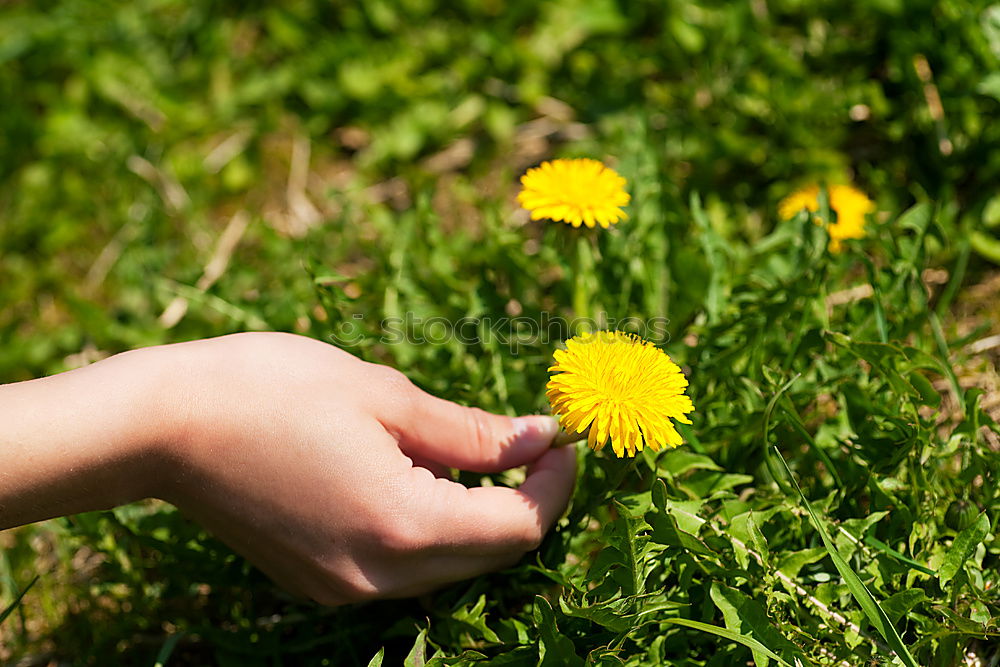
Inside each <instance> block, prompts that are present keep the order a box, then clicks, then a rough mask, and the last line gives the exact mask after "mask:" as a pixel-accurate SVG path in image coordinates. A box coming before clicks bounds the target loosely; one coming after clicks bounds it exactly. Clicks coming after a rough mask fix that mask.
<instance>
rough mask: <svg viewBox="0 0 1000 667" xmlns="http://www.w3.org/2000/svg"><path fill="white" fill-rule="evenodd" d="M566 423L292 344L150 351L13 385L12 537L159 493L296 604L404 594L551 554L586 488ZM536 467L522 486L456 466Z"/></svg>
mask: <svg viewBox="0 0 1000 667" xmlns="http://www.w3.org/2000/svg"><path fill="white" fill-rule="evenodd" d="M557 430H558V426H557V424H556V422H555V420H554V419H552V418H551V417H544V416H528V417H517V418H512V417H506V416H499V415H493V414H489V413H486V412H483V411H482V410H478V409H475V408H467V407H462V406H459V405H457V404H454V403H451V402H448V401H445V400H442V399H439V398H435V397H433V396H431V395H429V394H427V393H425V392H423V391H421V390H420V389H418V388H417V387H415V386H414V385H413V384H412V383H411V382H410V381H409V380H407V379H406V378H405V376H404V375H403V374H402V373H400V372H399V371H396V370H393V369H391V368H389V367H387V366H380V365H376V364H370V363H367V362H363V361H361V360H359V359H357V358H355V357H353V356H351V355H350V354H348V353H346V352H344V351H342V350H339V349H337V348H336V347H333V346H331V345H327V344H326V343H322V342H319V341H316V340H312V339H308V338H304V337H300V336H294V335H291V334H279V333H253V334H237V335H233V336H224V337H221V338H214V339H209V340H202V341H194V342H190V343H180V344H176V345H165V346H160V347H151V348H145V349H141V350H135V351H132V352H126V353H124V354H119V355H116V356H114V357H111V358H109V359H106V360H104V361H101V362H98V363H96V364H93V365H91V366H88V367H86V368H82V369H78V370H74V371H70V372H67V373H62V374H59V375H55V376H52V377H47V378H42V379H38V380H32V381H29V382H21V383H16V384H9V385H3V386H0V530H3V529H7V528H12V527H14V526H19V525H23V524H27V523H31V522H34V521H40V520H43V519H48V518H51V517H56V516H62V515H67V514H73V513H77V512H84V511H90V510H98V509H107V508H110V507H114V506H116V505H120V504H123V503H127V502H131V501H134V500H139V499H142V498H149V497H153V498H160V499H163V500H166V501H168V502H170V503H173V504H175V505H177V506H178V507H180V508H181V510H182V511H183V512H184V513H185V514H187V515H189V516H190V517H192V518H194V519H195V520H197V521H199V522H201V523H202V524H203V525H204V526H205V527H206V528H208V530H209V531H211V532H212V533H214V534H215V535H217V536H218V537H219V538H221V539H222V540H223V541H225V542H227V543H228V544H229V545H230V546H232V547H233V548H234V549H235V550H236V551H238V552H240V553H242V554H243V555H244V556H246V557H247V558H248V559H249V560H250V561H251V562H253V563H254V564H255V565H257V566H258V567H259V568H260V569H261V570H263V571H264V572H265V573H266V574H268V575H269V576H270V577H271V578H272V579H274V580H275V581H276V582H277V583H278V584H280V585H281V586H283V587H284V588H286V589H287V590H289V591H290V592H292V593H295V594H297V595H300V596H304V597H309V598H312V599H314V600H316V601H317V602H320V603H322V604H327V605H339V604H345V603H349V602H357V601H362V600H369V599H374V598H388V597H407V596H412V595H418V594H421V593H424V592H427V591H431V590H433V589H435V588H438V587H440V586H442V585H444V584H446V583H449V582H452V581H457V580H461V579H466V578H469V577H473V576H476V575H478V574H481V573H484V572H488V571H492V570H497V569H501V568H503V567H505V566H508V565H511V564H513V563H514V562H516V561H517V560H518V559H519V558H520V557H521V556H522V555H523V554H524V553H526V552H527V551H530V550H532V549H534V548H536V547H537V546H538V544H539V543H540V542H541V540H542V537H543V536H544V534H545V533H546V531H547V530H548V529H549V528H550V527H551V526H552V525H553V524H554V523H555V521H556V520H557V519H558V518H559V516H560V515H561V513H562V512H563V510H564V509H565V507H566V504H567V503H568V501H569V497H570V495H571V493H572V490H573V483H574V479H575V455H574V452H573V449H572V448H569V447H564V448H552V447H551V444H552V441H553V438H554V436H555V434H556V432H557ZM522 465H527V466H528V470H527V478H526V480H525V481H524V483H523V484H521V486H520V487H519V488H517V489H511V488H506V487H500V486H494V487H483V488H466V487H465V486H462V485H461V484H458V483H456V482H453V481H451V480H450V479H448V478H447V477H446V474H445V473H446V470H447V468H458V469H462V470H470V471H477V472H497V471H501V470H505V469H508V468H512V467H516V466H522Z"/></svg>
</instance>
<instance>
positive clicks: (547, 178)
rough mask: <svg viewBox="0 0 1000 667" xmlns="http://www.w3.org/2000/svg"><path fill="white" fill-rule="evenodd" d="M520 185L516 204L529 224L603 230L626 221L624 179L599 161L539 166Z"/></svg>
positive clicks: (566, 161) (583, 159) (553, 163)
mask: <svg viewBox="0 0 1000 667" xmlns="http://www.w3.org/2000/svg"><path fill="white" fill-rule="evenodd" d="M521 185H522V186H524V189H523V190H521V192H520V193H519V194H518V195H517V202H518V203H519V204H520V205H521V206H523V207H524V208H526V209H528V210H529V211H531V219H532V220H541V219H543V218H548V219H549V220H554V221H556V222H565V223H567V224H570V225H573V226H574V227H579V226H580V225H587V227H590V228H593V227H594V226H596V225H600V226H601V227H603V228H605V229H607V228H608V226H609V225H613V224H615V223H617V222H618V221H619V220H625V219H627V218H628V216H627V215H626V214H625V211H623V210H622V209H621V207H622V206H625V205H626V204H628V202H629V199H630V197H629V194H628V193H627V192H625V179H624V178H622V177H621V176H619V175H618V174H617V173H616V172H615V171H614V170H613V169H609V168H608V167H606V166H604V163H603V162H600V161H599V160H591V159H588V158H581V159H578V160H552V161H550V162H543V163H542V164H541V165H539V166H538V167H534V168H532V169H529V170H528V172H527V173H526V174H525V175H524V176H522V177H521Z"/></svg>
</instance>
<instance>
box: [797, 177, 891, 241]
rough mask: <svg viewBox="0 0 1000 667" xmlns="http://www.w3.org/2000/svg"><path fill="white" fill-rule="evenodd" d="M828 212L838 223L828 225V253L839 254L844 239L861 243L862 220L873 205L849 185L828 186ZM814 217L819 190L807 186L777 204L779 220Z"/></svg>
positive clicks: (871, 210) (813, 186)
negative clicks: (805, 213)
mask: <svg viewBox="0 0 1000 667" xmlns="http://www.w3.org/2000/svg"><path fill="white" fill-rule="evenodd" d="M827 191H828V192H829V195H830V208H831V209H833V210H834V212H835V213H836V214H837V221H836V222H833V223H830V224H828V225H827V227H826V230H827V232H828V233H829V234H830V252H840V251H841V241H843V240H844V239H860V238H864V236H865V216H866V215H868V214H869V213H872V212H874V211H875V202H873V201H872V200H871V199H869V198H868V196H867V195H866V194H865V193H864V192H862V191H861V190H858V189H857V188H855V187H852V186H850V185H831V186H830V187H829V188H828V190H827ZM803 209H805V210H807V211H811V212H813V213H815V212H816V211H818V210H819V186H818V185H810V186H808V187H804V188H802V189H801V190H797V191H795V192H793V193H792V194H790V195H788V196H787V197H785V198H784V199H782V200H781V203H780V204H778V216H779V217H780V218H781V219H782V220H791V219H792V218H794V217H795V216H796V215H798V213H799V211H801V210H803Z"/></svg>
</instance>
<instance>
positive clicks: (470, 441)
mask: <svg viewBox="0 0 1000 667" xmlns="http://www.w3.org/2000/svg"><path fill="white" fill-rule="evenodd" d="M407 398H408V400H407V401H406V402H405V406H406V407H404V408H403V409H402V410H400V411H399V412H398V413H397V414H396V415H395V416H394V418H393V419H390V420H385V419H383V420H382V421H383V425H384V426H385V427H386V428H387V429H388V430H389V431H390V432H391V433H394V434H395V435H396V436H397V437H398V438H399V447H400V449H401V450H402V451H403V453H405V454H407V455H409V456H415V457H419V458H422V459H430V460H431V461H436V462H437V463H441V464H443V465H446V466H449V467H451V468H459V469H460V470H470V471H473V472H497V471H500V470H506V469H508V468H514V467H516V466H520V465H524V464H526V463H531V462H532V461H534V460H536V459H537V458H539V457H540V456H541V455H542V454H543V453H545V451H546V450H548V449H549V447H550V446H551V444H552V441H553V439H554V438H555V436H556V433H558V431H559V423H558V422H557V421H556V420H555V419H554V418H553V417H546V416H544V415H531V416H528V417H508V416H505V415H495V414H491V413H489V412H486V411H484V410H480V409H479V408H468V407H464V406H461V405H458V404H457V403H452V402H451V401H446V400H443V399H440V398H437V397H435V396H431V395H430V394H427V393H426V392H423V391H421V390H420V389H417V388H416V387H414V388H413V395H412V396H409V397H407ZM387 421H388V422H389V423H387Z"/></svg>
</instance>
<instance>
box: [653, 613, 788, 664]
mask: <svg viewBox="0 0 1000 667" xmlns="http://www.w3.org/2000/svg"><path fill="white" fill-rule="evenodd" d="M663 620H664V622H665V623H674V624H676V625H683V626H686V627H689V628H693V629H695V630H701V631H702V632H708V633H710V634H713V635H716V636H719V637H722V638H723V639H728V640H730V641H734V642H736V643H737V644H742V645H743V646H746V647H747V648H748V649H750V650H751V651H755V652H757V653H761V654H763V655H766V656H767V657H768V658H770V659H771V660H774V661H775V662H777V663H778V664H779V665H780V666H781V667H792V665H790V664H789V663H788V662H786V661H785V660H783V659H782V658H781V656H779V655H778V654H777V653H775V652H774V651H772V650H771V649H769V648H768V647H766V646H764V645H763V644H761V643H760V642H759V641H757V640H756V639H754V638H753V637H747V636H746V635H741V634H740V633H738V632H733V631H732V630H729V629H727V628H721V627H719V626H717V625H711V624H709V623H702V622H700V621H692V620H689V619H686V618H665V619H663Z"/></svg>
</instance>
